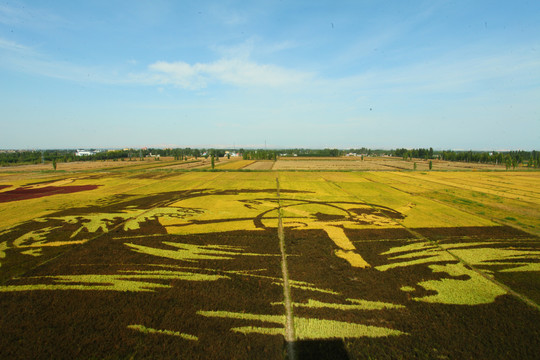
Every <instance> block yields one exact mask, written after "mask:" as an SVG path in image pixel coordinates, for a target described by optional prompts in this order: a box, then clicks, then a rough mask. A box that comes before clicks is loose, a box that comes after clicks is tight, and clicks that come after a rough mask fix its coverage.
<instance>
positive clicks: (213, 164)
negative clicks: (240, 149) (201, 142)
mask: <svg viewBox="0 0 540 360" xmlns="http://www.w3.org/2000/svg"><path fill="white" fill-rule="evenodd" d="M210 162H211V164H212V170H214V167H215V166H216V164H215V163H214V154H212V157H211V159H210Z"/></svg>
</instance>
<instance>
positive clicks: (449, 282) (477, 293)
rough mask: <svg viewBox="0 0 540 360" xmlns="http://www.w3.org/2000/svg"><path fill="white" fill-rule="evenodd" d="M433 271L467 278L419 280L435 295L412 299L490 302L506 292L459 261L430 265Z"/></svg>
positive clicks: (469, 303) (469, 302)
mask: <svg viewBox="0 0 540 360" xmlns="http://www.w3.org/2000/svg"><path fill="white" fill-rule="evenodd" d="M429 267H430V268H431V269H432V270H433V272H444V273H447V274H449V275H450V276H462V275H467V276H468V277H469V279H468V280H460V279H451V278H450V279H447V278H445V279H441V280H428V281H422V282H419V283H418V285H420V286H422V287H423V288H424V289H426V290H435V291H436V292H437V295H430V296H425V297H422V298H414V299H413V300H418V301H424V302H429V303H440V304H453V305H480V304H490V303H492V302H494V301H495V298H496V297H497V296H500V295H504V294H506V291H505V290H504V289H502V288H501V287H499V286H496V285H495V284H493V283H492V282H491V281H489V280H487V279H485V278H484V277H482V276H480V275H479V274H478V273H477V272H476V271H473V270H468V269H466V268H465V266H464V265H463V264H461V263H459V264H447V265H430V266H429Z"/></svg>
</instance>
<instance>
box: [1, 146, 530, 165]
mask: <svg viewBox="0 0 540 360" xmlns="http://www.w3.org/2000/svg"><path fill="white" fill-rule="evenodd" d="M94 151H95V149H90V152H92V154H91V155H85V156H76V155H75V154H76V150H71V149H58V150H0V165H2V166H8V165H14V164H39V163H52V162H54V163H55V164H56V163H59V162H71V161H98V160H122V161H124V160H126V159H127V160H132V159H140V158H145V157H147V156H150V155H153V156H157V155H159V156H167V157H173V158H174V159H175V160H187V159H188V157H190V158H195V159H197V158H199V157H205V158H208V157H211V156H214V157H215V158H216V160H217V161H219V158H220V157H221V158H222V157H224V156H226V155H229V156H230V154H231V153H237V154H238V155H240V156H242V158H243V159H245V160H276V159H277V157H278V156H297V157H339V156H344V155H348V154H354V155H357V156H363V155H366V156H383V155H389V156H396V157H401V158H403V159H404V160H411V159H413V158H414V159H426V160H427V159H441V160H447V161H462V162H475V163H484V164H504V165H505V166H506V168H507V169H508V168H515V167H517V166H518V165H522V166H527V167H534V168H540V151H537V150H533V151H523V150H519V151H507V152H496V151H491V152H487V151H472V150H469V151H454V150H443V151H434V150H433V148H431V147H430V148H429V149H428V148H418V149H405V148H398V149H394V150H380V149H375V150H373V149H368V148H365V147H362V148H358V149H353V148H351V149H348V150H340V149H303V148H299V149H281V150H267V149H249V150H244V149H238V150H237V149H211V148H209V149H206V148H202V149H197V148H189V147H188V148H174V149H159V148H145V149H124V150H109V151H107V150H105V151H99V152H94Z"/></svg>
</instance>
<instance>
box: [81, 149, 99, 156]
mask: <svg viewBox="0 0 540 360" xmlns="http://www.w3.org/2000/svg"><path fill="white" fill-rule="evenodd" d="M99 152H101V150H77V151H76V152H75V156H92V155H95V154H97V153H99Z"/></svg>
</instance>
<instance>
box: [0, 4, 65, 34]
mask: <svg viewBox="0 0 540 360" xmlns="http://www.w3.org/2000/svg"><path fill="white" fill-rule="evenodd" d="M65 23H66V21H65V20H64V19H62V18H61V17H59V16H57V15H55V14H53V13H51V12H49V11H46V10H43V9H39V8H37V7H32V6H28V5H27V4H22V3H18V2H16V1H15V2H12V4H7V3H6V4H0V24H6V25H11V26H18V25H22V26H24V27H30V28H43V27H49V26H54V27H57V26H60V25H64V24H65Z"/></svg>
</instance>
